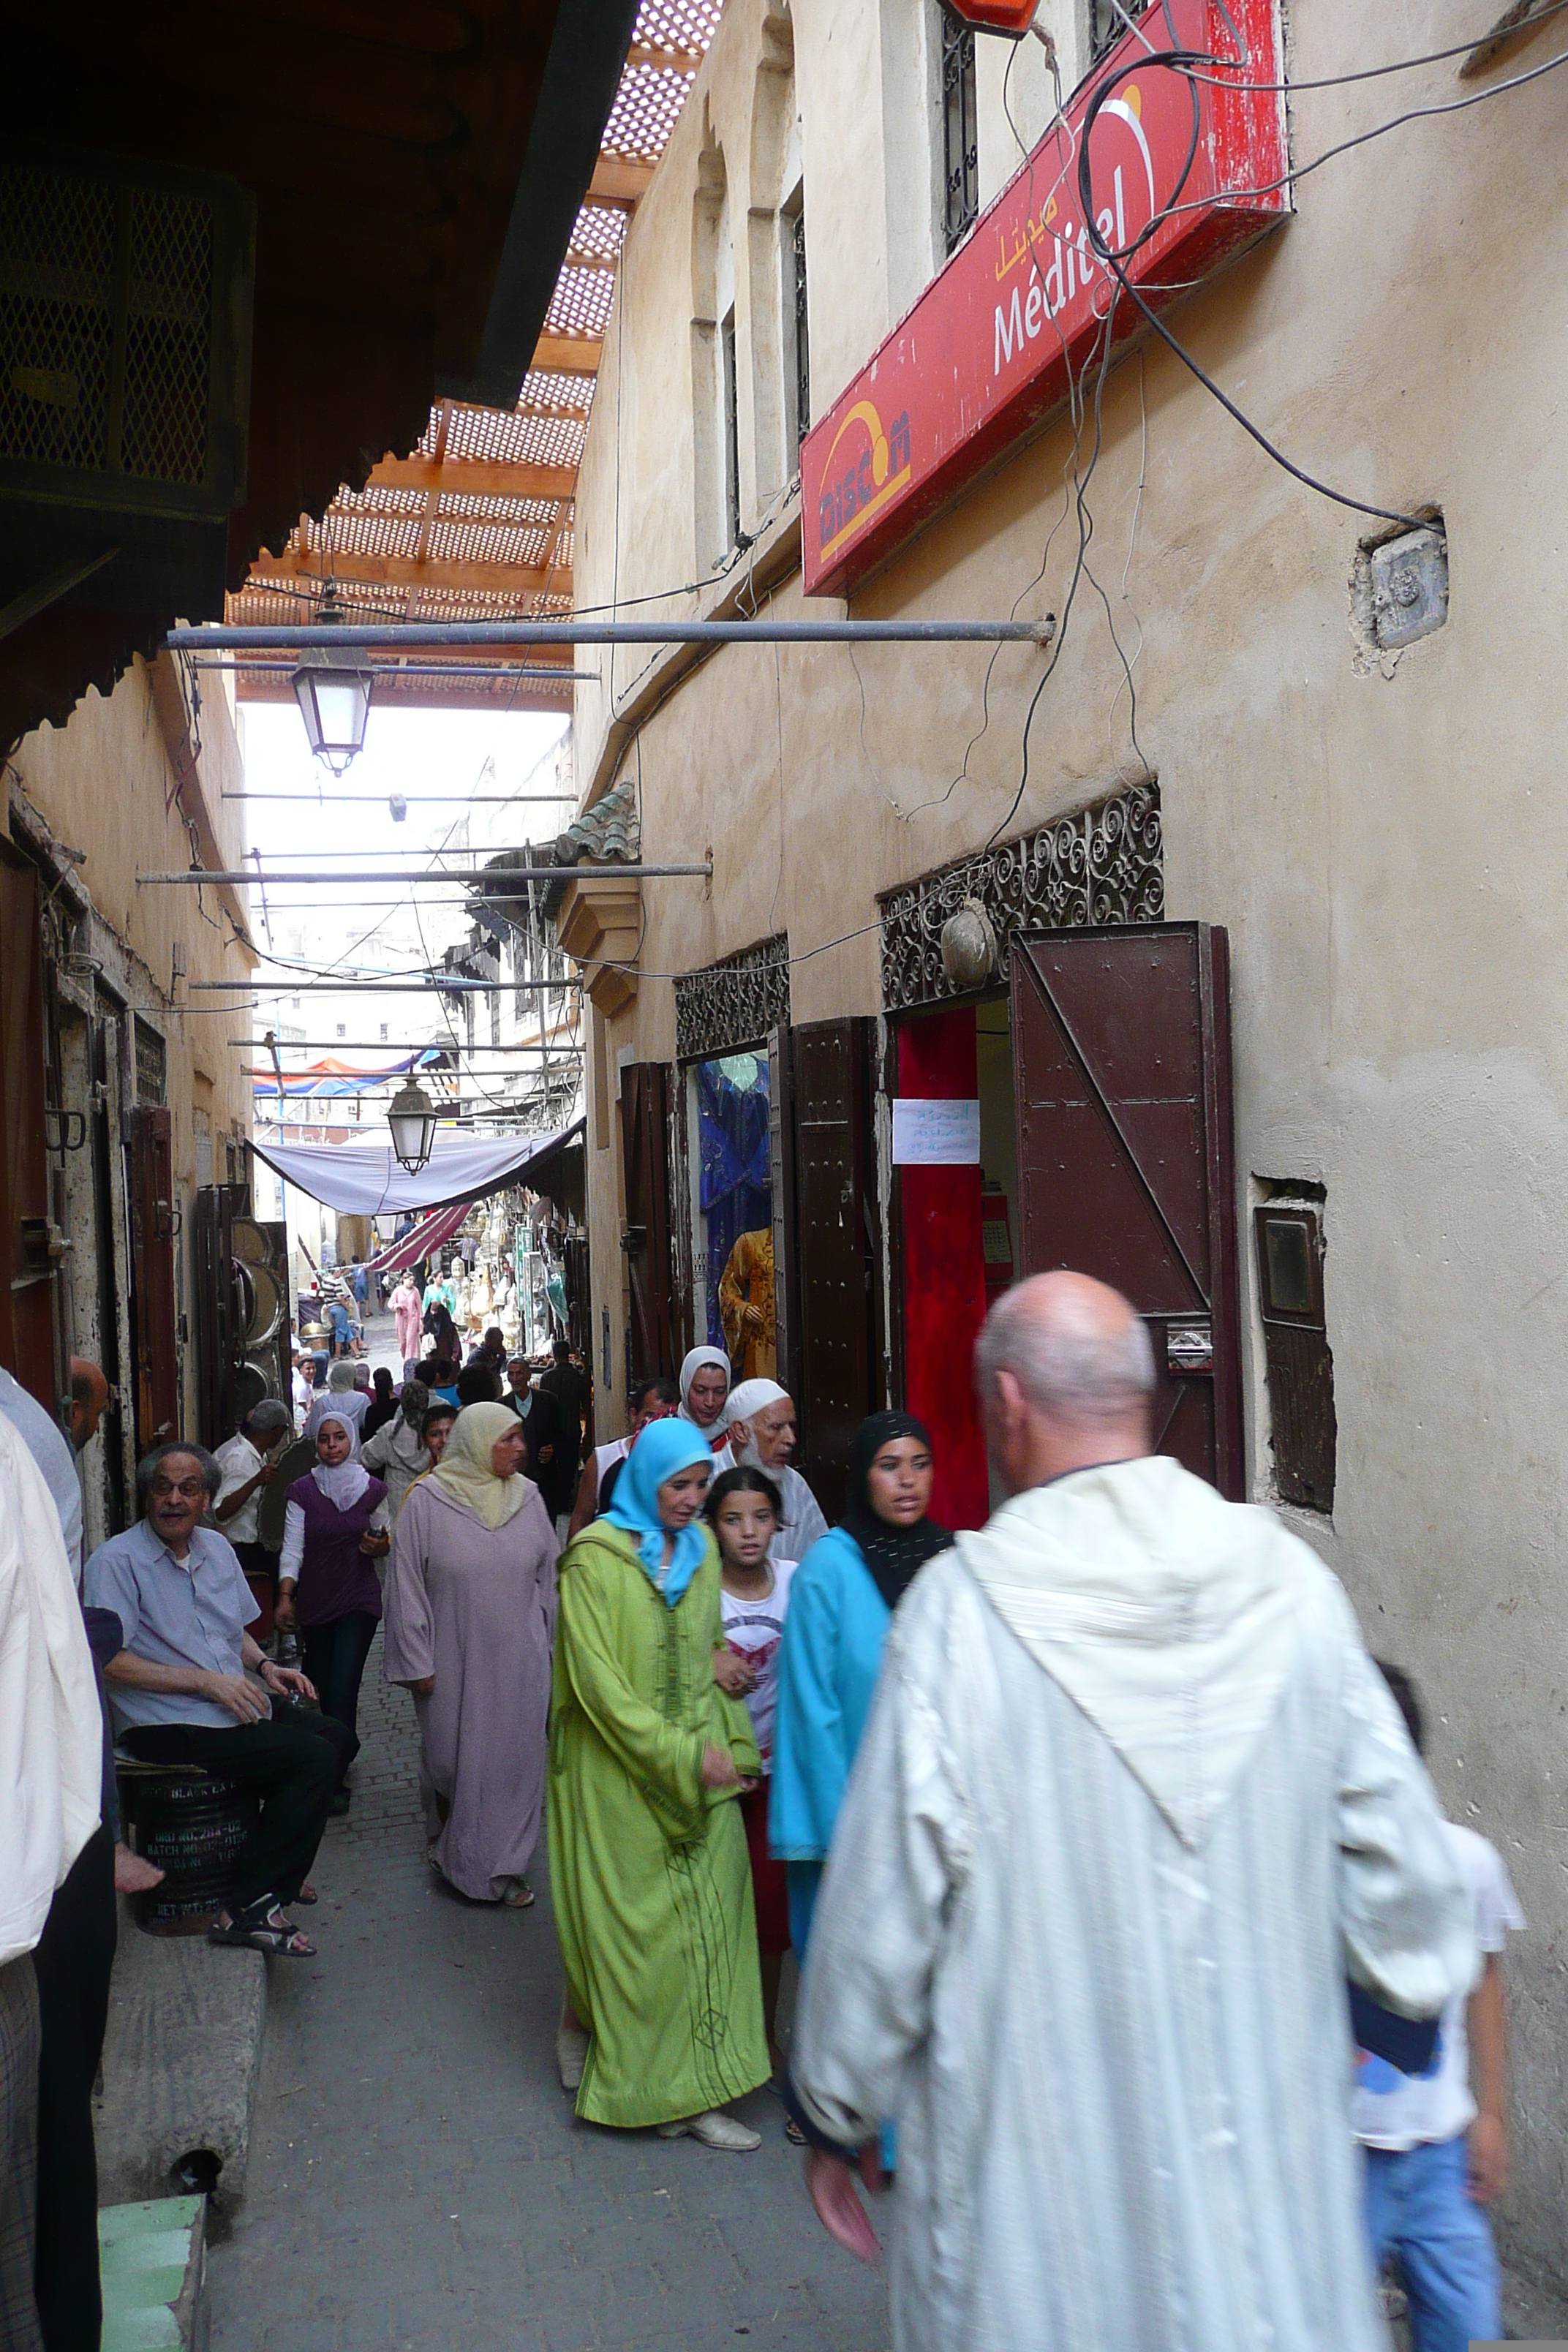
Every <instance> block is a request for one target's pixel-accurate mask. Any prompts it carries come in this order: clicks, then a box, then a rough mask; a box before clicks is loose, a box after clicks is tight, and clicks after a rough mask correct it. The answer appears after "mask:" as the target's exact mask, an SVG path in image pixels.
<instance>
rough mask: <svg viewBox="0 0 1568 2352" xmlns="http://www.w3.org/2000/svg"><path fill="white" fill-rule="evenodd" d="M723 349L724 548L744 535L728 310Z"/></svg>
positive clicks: (737, 407) (738, 418) (738, 391)
mask: <svg viewBox="0 0 1568 2352" xmlns="http://www.w3.org/2000/svg"><path fill="white" fill-rule="evenodd" d="M720 336H721V342H722V346H723V369H724V382H723V385H722V393H723V401H724V528H725V532H726V534H727V535H726V538H725V541H724V544H725V547H726V549H728V548H731V547H733V546H734V545H735V543H736V541H738V540H739V538H740V536H741V388H740V378H739V374H738V372H737V364H736V357H735V313H734V311H733V310H726V311H725V313H724V323H723V325H722V327H721V329H720Z"/></svg>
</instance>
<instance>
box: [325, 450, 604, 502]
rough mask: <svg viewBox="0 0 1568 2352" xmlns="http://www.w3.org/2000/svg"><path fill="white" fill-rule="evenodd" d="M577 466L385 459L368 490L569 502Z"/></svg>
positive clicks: (374, 471)
mask: <svg viewBox="0 0 1568 2352" xmlns="http://www.w3.org/2000/svg"><path fill="white" fill-rule="evenodd" d="M576 486H577V469H576V467H574V466H521V465H507V464H505V463H504V462H492V461H491V460H489V459H488V458H482V457H384V458H383V459H382V461H381V463H380V465H379V466H375V467H372V469H371V476H370V479H369V481H368V482H367V483H366V484H365V488H366V489H367V490H376V489H387V490H425V491H427V492H430V493H432V494H433V495H434V496H436V497H437V498H441V497H445V496H447V494H448V493H450V494H451V495H453V496H456V497H460V498H470V499H569V498H570V497H571V495H572V493H573V491H574V489H575V488H576Z"/></svg>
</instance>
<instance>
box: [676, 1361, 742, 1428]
mask: <svg viewBox="0 0 1568 2352" xmlns="http://www.w3.org/2000/svg"><path fill="white" fill-rule="evenodd" d="M705 1364H713V1365H715V1366H717V1368H718V1370H720V1371H721V1372H722V1373H723V1375H724V1386H725V1387H726V1389H727V1388H728V1387H729V1385H730V1359H729V1357H728V1356H727V1355H725V1353H724V1351H723V1349H721V1348H693V1349H692V1350H691V1352H690V1354H689V1356H688V1357H687V1358H686V1360H685V1361H684V1362H683V1363H682V1365H681V1367H680V1380H679V1389H680V1418H681V1420H682V1421H691V1422H697V1426H698V1428H699V1429H701V1430H703V1431H704V1433H705V1434H706V1435H707V1436H708V1438H709V1440H710V1442H711V1440H712V1439H713V1438H714V1437H715V1436H716V1435H720V1434H721V1433H722V1431H723V1428H724V1409H723V1407H722V1406H721V1407H720V1409H719V1417H718V1419H717V1420H716V1421H712V1422H709V1423H702V1422H700V1421H697V1415H696V1414H695V1413H694V1412H692V1410H691V1407H690V1405H689V1403H688V1402H687V1399H688V1398H689V1395H690V1393H691V1383H692V1381H694V1380H695V1379H696V1378H697V1375H698V1373H699V1372H700V1371H701V1370H702V1368H703V1366H704V1365H705Z"/></svg>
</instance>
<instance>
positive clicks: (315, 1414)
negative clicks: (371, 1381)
mask: <svg viewBox="0 0 1568 2352" xmlns="http://www.w3.org/2000/svg"><path fill="white" fill-rule="evenodd" d="M339 1369H340V1368H339V1366H338V1365H336V1364H334V1365H333V1366H332V1370H333V1371H334V1372H335V1371H337V1370H339ZM350 1369H351V1367H350V1366H349V1365H347V1364H344V1365H343V1366H342V1370H343V1371H345V1372H346V1371H348V1370H350ZM370 1404H371V1400H370V1399H369V1397H367V1396H366V1394H365V1392H364V1391H363V1389H356V1388H335V1389H334V1388H327V1389H317V1390H316V1391H315V1393H314V1395H313V1397H312V1398H311V1402H310V1412H308V1413H307V1414H306V1415H305V1428H304V1434H305V1435H306V1436H307V1437H314V1435H315V1434H316V1432H317V1430H318V1429H320V1427H321V1423H322V1422H323V1421H325V1420H326V1418H327V1416H328V1414H329V1413H330V1414H331V1417H332V1419H333V1420H334V1421H341V1422H342V1423H343V1425H344V1427H345V1428H346V1429H348V1430H349V1431H350V1432H351V1433H353V1436H354V1438H355V1439H356V1440H357V1438H358V1436H359V1433H360V1424H361V1423H362V1422H363V1419H364V1417H365V1414H366V1413H367V1412H369V1411H370Z"/></svg>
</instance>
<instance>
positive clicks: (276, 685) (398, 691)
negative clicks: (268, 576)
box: [235, 672, 572, 716]
mask: <svg viewBox="0 0 1568 2352" xmlns="http://www.w3.org/2000/svg"><path fill="white" fill-rule="evenodd" d="M235 698H236V700H237V701H239V702H284V703H291V702H292V701H293V699H294V693H293V688H291V687H290V686H289V682H288V680H287V679H286V678H285V679H282V680H278V679H274V678H264V677H258V676H256V674H255V673H254V672H252V673H251V674H250V675H249V676H246V675H243V674H242V675H241V676H240V677H237V678H236V680H235ZM375 702H376V708H377V709H393V708H395V709H399V710H501V711H512V710H541V711H552V712H554V713H555V714H556V715H557V716H558V715H559V714H560V713H561V712H562V711H563V710H569V709H571V707H572V688H571V685H570V683H569V681H567V680H566V679H564V678H563V680H562V682H561V684H560V685H559V686H555V685H553V684H552V683H551V681H550V680H549V679H545V678H518V679H514V680H513V681H512V682H511V683H510V685H509V684H508V683H507V682H506V681H505V680H504V679H497V680H495V681H494V682H493V683H492V682H487V681H486V680H484V679H482V678H476V679H474V680H473V681H472V683H471V684H470V683H469V682H468V680H467V679H465V678H460V677H453V678H443V677H416V678H410V679H408V680H407V681H406V682H404V681H402V680H398V681H396V682H391V681H384V680H383V679H381V678H379V677H378V678H377V679H376V682H375Z"/></svg>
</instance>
